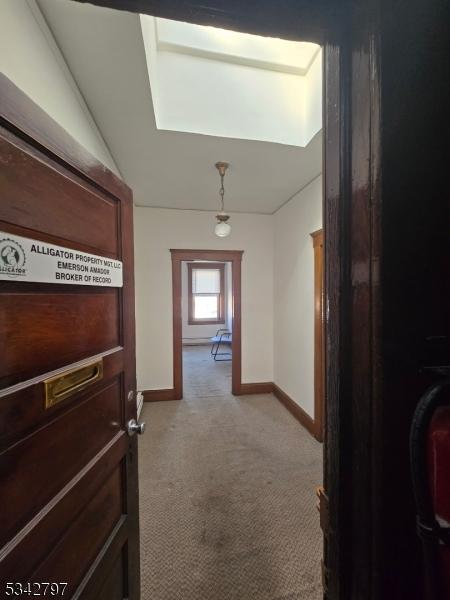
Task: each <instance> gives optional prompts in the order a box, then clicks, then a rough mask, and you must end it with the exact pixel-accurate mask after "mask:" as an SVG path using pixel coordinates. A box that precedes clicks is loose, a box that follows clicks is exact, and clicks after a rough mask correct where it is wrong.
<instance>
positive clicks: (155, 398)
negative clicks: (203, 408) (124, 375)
mask: <svg viewBox="0 0 450 600" xmlns="http://www.w3.org/2000/svg"><path fill="white" fill-rule="evenodd" d="M142 393H143V395H144V402H163V401H165V400H179V398H176V397H175V390H174V389H173V388H168V389H167V390H142Z"/></svg>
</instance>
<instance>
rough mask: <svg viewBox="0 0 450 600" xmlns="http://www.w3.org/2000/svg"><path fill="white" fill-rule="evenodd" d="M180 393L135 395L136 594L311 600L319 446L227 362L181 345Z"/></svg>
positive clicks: (199, 599)
mask: <svg viewBox="0 0 450 600" xmlns="http://www.w3.org/2000/svg"><path fill="white" fill-rule="evenodd" d="M184 371H185V372H184V386H185V399H184V400H183V401H181V402H176V401H175V402H155V403H147V404H146V405H144V409H143V414H142V419H143V420H145V421H146V423H147V431H146V434H145V435H144V436H142V438H141V439H140V440H139V446H140V448H139V450H140V457H139V458H140V465H139V468H140V479H139V484H140V511H141V515H140V518H141V577H142V599H143V600H175V599H176V600H251V599H255V600H316V599H317V600H318V599H319V598H320V597H321V583H320V560H321V557H322V541H321V540H322V537H321V531H320V528H319V517H318V513H317V510H316V507H315V504H316V500H315V492H314V490H315V486H316V485H319V484H320V483H321V481H322V457H321V454H322V448H321V445H320V444H318V443H317V442H316V441H315V440H314V439H313V438H312V437H311V436H310V435H309V434H308V433H307V432H306V431H305V430H304V429H303V428H302V427H301V426H300V425H299V424H298V422H297V421H296V420H295V419H294V418H293V417H292V416H291V415H290V413H289V412H288V411H286V410H285V408H284V407H283V406H282V405H281V404H280V403H279V402H278V401H277V400H276V399H275V398H274V397H273V396H272V395H271V394H265V395H254V396H242V397H239V398H238V397H234V396H232V395H231V394H230V391H229V390H230V388H231V362H222V363H214V362H213V361H212V359H211V358H210V356H209V348H208V347H205V346H199V347H188V348H185V350H184Z"/></svg>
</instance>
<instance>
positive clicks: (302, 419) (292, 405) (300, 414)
mask: <svg viewBox="0 0 450 600" xmlns="http://www.w3.org/2000/svg"><path fill="white" fill-rule="evenodd" d="M272 391H273V393H274V395H275V396H276V397H277V398H278V400H279V401H280V402H281V404H283V406H285V408H287V409H288V411H289V412H290V413H291V414H292V415H293V416H294V417H295V418H296V419H297V421H298V422H299V423H300V424H301V425H303V427H304V428H305V429H306V430H307V431H308V432H309V433H310V434H311V435H312V436H313V437H314V438H315V437H316V427H315V424H314V420H313V419H312V418H311V417H310V416H309V415H308V413H306V412H305V411H304V410H303V408H302V407H301V406H299V405H298V404H297V402H294V400H292V398H291V397H290V396H288V395H287V394H286V392H284V391H283V390H282V389H281V388H280V387H278V386H277V384H276V383H273V384H272ZM316 439H317V438H316Z"/></svg>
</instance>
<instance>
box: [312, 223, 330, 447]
mask: <svg viewBox="0 0 450 600" xmlns="http://www.w3.org/2000/svg"><path fill="white" fill-rule="evenodd" d="M310 235H311V238H312V243H313V248H314V437H315V438H316V440H318V441H319V442H323V438H324V421H325V416H326V412H325V409H326V406H325V314H324V298H325V289H324V250H323V248H324V237H323V229H318V230H317V231H314V232H313V233H311V234H310Z"/></svg>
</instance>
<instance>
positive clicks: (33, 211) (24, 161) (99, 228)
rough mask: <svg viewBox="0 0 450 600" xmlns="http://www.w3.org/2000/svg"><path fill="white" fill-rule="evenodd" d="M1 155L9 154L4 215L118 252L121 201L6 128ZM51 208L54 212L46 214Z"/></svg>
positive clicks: (3, 180) (52, 233)
mask: <svg viewBox="0 0 450 600" xmlns="http://www.w3.org/2000/svg"><path fill="white" fill-rule="evenodd" d="M0 156H4V157H7V159H6V160H3V161H2V163H1V172H2V175H1V184H2V196H3V197H4V198H5V199H7V200H8V201H7V202H5V206H4V207H3V210H2V218H3V219H4V220H5V221H7V222H10V223H13V224H17V223H19V222H20V225H21V226H22V227H26V228H28V229H33V230H35V231H40V232H41V233H45V234H48V235H50V236H55V237H57V238H60V239H64V240H71V241H72V242H74V243H75V244H82V245H83V248H85V247H88V248H90V250H91V251H92V252H93V253H97V254H106V255H108V256H115V257H117V254H118V252H119V248H120V242H119V239H118V228H117V225H118V202H117V201H114V200H113V199H111V198H108V197H107V196H106V195H105V194H104V193H102V192H101V191H100V190H94V189H92V187H90V186H88V185H87V184H85V183H84V182H83V181H81V180H80V179H79V178H78V177H77V176H76V175H74V174H72V173H68V172H64V171H63V169H61V167H60V166H59V165H58V164H56V163H54V162H52V161H51V160H49V158H48V157H46V156H44V155H38V156H37V155H36V153H35V152H32V151H30V148H29V147H27V144H26V143H25V142H23V141H22V140H19V139H17V138H14V136H13V134H11V133H9V132H8V131H5V130H3V132H2V136H1V138H0ZM24 172H26V174H27V177H26V178H24V177H23V176H22V174H23V173H24ZM74 197H76V199H77V201H76V204H75V203H74V202H73V199H74ZM50 213H51V214H52V218H51V219H47V218H46V215H48V214H50ZM19 235H20V234H19ZM23 235H25V237H26V234H23ZM29 237H31V236H29ZM56 243H58V242H56ZM61 245H62V244H61ZM71 246H72V244H71ZM83 248H81V247H80V248H79V249H80V250H83ZM88 251H89V250H88Z"/></svg>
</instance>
